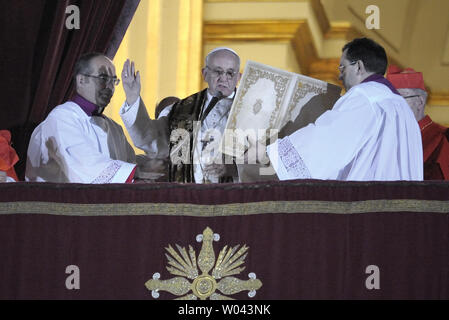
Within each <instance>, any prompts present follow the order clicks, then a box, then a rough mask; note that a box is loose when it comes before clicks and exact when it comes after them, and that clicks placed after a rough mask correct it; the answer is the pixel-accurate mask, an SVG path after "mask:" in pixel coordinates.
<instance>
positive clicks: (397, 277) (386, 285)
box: [0, 180, 449, 319]
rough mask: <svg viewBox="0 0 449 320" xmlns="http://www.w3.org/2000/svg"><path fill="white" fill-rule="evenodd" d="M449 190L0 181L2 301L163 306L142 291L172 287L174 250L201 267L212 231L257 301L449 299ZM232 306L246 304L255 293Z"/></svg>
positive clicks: (379, 185) (426, 185)
mask: <svg viewBox="0 0 449 320" xmlns="http://www.w3.org/2000/svg"><path fill="white" fill-rule="evenodd" d="M448 189H449V183H448V182H408V181H401V182H339V181H307V180H305V181H278V182H266V183H246V184H245V183H241V184H222V185H217V184H209V185H207V184H206V185H198V184H176V183H156V184H131V185H124V184H106V185H92V184H85V185H82V184H69V183H66V184H55V183H31V182H29V183H24V182H19V183H9V184H6V183H3V184H0V299H148V300H154V298H153V297H152V296H151V292H150V291H149V290H148V289H147V288H146V287H145V283H146V282H147V281H148V280H149V279H151V278H152V277H153V275H154V273H156V272H158V273H160V279H161V280H168V279H172V278H174V277H175V276H174V275H173V274H171V273H170V272H169V271H168V270H167V268H166V267H167V266H169V264H168V257H167V256H166V253H167V251H166V249H165V248H167V247H168V246H169V245H170V246H172V247H173V248H174V249H175V250H177V252H179V251H178V249H177V247H176V244H178V245H180V246H181V247H184V248H186V249H187V252H188V251H189V246H191V247H192V249H193V250H194V251H195V253H196V255H195V256H196V257H199V252H200V251H201V250H202V249H201V247H202V243H200V242H198V238H197V237H196V236H197V235H198V234H201V233H203V231H204V230H205V229H206V227H210V228H211V229H212V231H213V232H214V233H217V234H218V235H219V238H217V239H216V240H215V241H214V242H213V244H212V247H213V250H214V252H215V257H213V261H215V260H216V259H217V257H218V255H219V252H220V251H221V250H222V248H224V247H225V246H228V248H231V247H235V246H237V245H240V246H243V245H244V244H246V245H247V246H248V247H249V249H248V251H247V256H246V258H244V259H243V260H244V263H243V264H242V265H240V267H242V268H244V270H242V271H241V272H240V271H239V272H237V273H236V274H235V275H234V276H235V277H236V278H238V279H241V280H248V279H249V278H248V275H249V274H250V273H251V272H253V273H255V274H256V276H257V279H260V281H261V282H262V283H263V285H262V287H261V288H260V289H258V290H257V294H256V296H255V297H254V298H253V299H257V300H276V299H284V300H290V299H444V300H447V299H449V223H448V222H449V192H448V191H449V190H448ZM180 254H181V253H180ZM196 261H199V260H198V259H197V260H196ZM69 265H76V266H77V267H79V269H80V274H81V280H80V285H81V289H80V290H68V289H67V287H66V285H65V283H66V279H67V277H68V274H67V273H66V267H67V266H69ZM369 266H371V267H373V266H375V267H377V268H378V269H379V271H378V276H379V277H378V279H379V286H378V287H377V288H372V287H371V288H370V287H369V286H367V280H369V278H370V275H371V274H373V271H369V272H367V268H368V267H369ZM189 281H190V282H192V279H189ZM217 282H218V280H217ZM368 282H369V283H370V284H373V282H371V280H369V281H368ZM221 292H223V291H221ZM159 293H160V297H159V300H161V299H174V298H176V297H178V296H176V295H174V294H172V293H169V292H167V290H160V291H159ZM229 296H230V297H232V298H235V299H242V300H243V299H249V297H248V292H247V290H244V291H242V292H238V293H236V294H229ZM178 318H179V317H177V319H178ZM194 318H195V317H194Z"/></svg>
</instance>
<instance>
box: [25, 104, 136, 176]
mask: <svg viewBox="0 0 449 320" xmlns="http://www.w3.org/2000/svg"><path fill="white" fill-rule="evenodd" d="M135 162H136V155H135V153H134V150H133V148H132V147H131V145H130V144H129V143H128V141H127V140H126V137H125V134H124V132H123V129H122V127H121V126H120V125H119V124H117V123H116V122H114V121H113V120H111V119H109V118H108V117H106V116H92V117H91V116H88V115H87V114H86V113H85V112H84V111H83V110H82V109H81V107H80V106H79V105H78V104H76V103H74V102H71V101H69V102H66V103H64V104H62V105H59V106H57V107H56V108H54V109H53V110H52V111H51V112H50V114H49V115H48V117H47V118H46V119H45V120H44V121H43V122H42V123H41V124H39V126H37V127H36V129H35V130H34V131H33V134H32V136H31V140H30V144H29V147H28V155H27V164H26V173H25V180H26V181H48V182H72V183H120V182H126V180H127V179H128V177H129V176H130V174H131V172H132V171H133V170H134V168H135V166H136V164H135Z"/></svg>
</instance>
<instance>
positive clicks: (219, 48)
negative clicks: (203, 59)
mask: <svg viewBox="0 0 449 320" xmlns="http://www.w3.org/2000/svg"><path fill="white" fill-rule="evenodd" d="M220 50H228V51H231V52H232V53H233V54H235V55H236V56H237V57H238V56H239V55H238V54H237V52H235V51H234V50H232V49H231V48H228V47H218V48H215V49H212V50H211V51H210V52H209V53H208V54H207V55H210V54H212V53H214V52H217V51H220Z"/></svg>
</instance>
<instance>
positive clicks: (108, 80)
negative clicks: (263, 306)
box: [77, 56, 117, 108]
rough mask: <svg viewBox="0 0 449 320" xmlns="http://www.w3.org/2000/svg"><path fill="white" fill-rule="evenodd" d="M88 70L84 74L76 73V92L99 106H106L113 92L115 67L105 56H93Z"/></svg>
mask: <svg viewBox="0 0 449 320" xmlns="http://www.w3.org/2000/svg"><path fill="white" fill-rule="evenodd" d="M90 71H91V72H89V73H88V74H87V73H86V75H77V92H78V94H79V95H81V96H82V97H83V98H85V99H86V100H88V101H90V102H92V103H94V104H96V105H97V106H99V107H103V108H104V107H106V106H107V105H108V104H109V102H110V101H111V98H112V95H113V94H114V90H115V85H114V83H113V81H112V78H116V77H117V75H116V74H115V67H114V64H113V63H112V61H111V60H109V59H108V58H106V57H102V56H99V57H95V58H93V59H92V60H91V61H90Z"/></svg>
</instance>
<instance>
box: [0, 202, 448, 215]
mask: <svg viewBox="0 0 449 320" xmlns="http://www.w3.org/2000/svg"><path fill="white" fill-rule="evenodd" d="M376 212H377V213H382V212H425V213H449V201H437V200H413V199H395V200H366V201H354V202H337V201H309V200H307V201H262V202H248V203H231V204H217V205H198V204H189V203H178V204H176V203H100V204H79V203H76V204H73V203H56V202H33V201H23V202H2V203H0V214H50V215H62V216H136V215H137V216H141V215H149V216H151V215H164V216H192V217H219V216H246V215H255V214H266V213H290V214H291V213H328V214H357V213H376Z"/></svg>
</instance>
